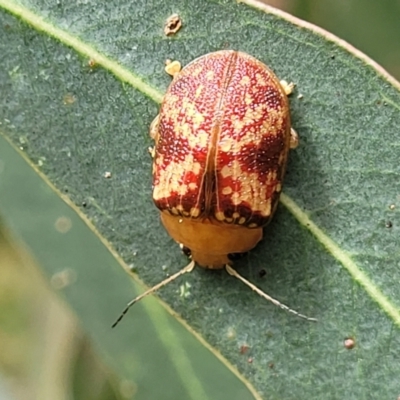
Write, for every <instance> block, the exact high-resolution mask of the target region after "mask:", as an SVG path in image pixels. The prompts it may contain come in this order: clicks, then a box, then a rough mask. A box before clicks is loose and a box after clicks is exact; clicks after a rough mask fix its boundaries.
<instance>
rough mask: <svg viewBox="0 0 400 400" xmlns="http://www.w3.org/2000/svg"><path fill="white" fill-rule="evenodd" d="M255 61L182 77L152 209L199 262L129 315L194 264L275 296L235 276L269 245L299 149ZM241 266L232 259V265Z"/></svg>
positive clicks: (172, 102)
mask: <svg viewBox="0 0 400 400" xmlns="http://www.w3.org/2000/svg"><path fill="white" fill-rule="evenodd" d="M292 89H293V85H292V84H290V85H289V84H287V83H286V82H285V81H281V82H280V81H279V80H278V78H277V77H276V76H275V74H274V73H273V72H272V71H271V70H270V69H269V68H268V67H267V66H266V65H265V64H263V63H262V62H260V61H258V60H257V59H256V58H254V57H252V56H250V55H248V54H245V53H242V52H238V51H233V50H223V51H217V52H214V53H209V54H206V55H204V56H202V57H200V58H197V59H196V60H194V61H192V62H191V63H190V64H188V65H187V66H186V67H185V68H183V69H182V71H180V72H178V73H176V74H175V75H174V79H173V81H172V83H171V85H170V86H169V88H168V91H167V93H166V94H165V97H164V99H163V102H162V105H161V110H160V114H159V115H158V116H157V117H156V119H155V120H154V121H153V123H152V125H151V129H150V134H151V136H152V137H153V139H154V140H155V148H154V149H153V151H152V156H153V200H154V203H155V205H156V206H157V207H158V208H159V210H160V216H161V221H162V223H163V225H164V227H165V228H166V230H167V231H168V233H169V234H170V235H171V237H172V238H173V239H174V240H175V241H177V242H178V243H179V244H181V245H183V246H184V247H186V248H188V249H190V252H191V258H192V261H191V262H190V263H189V264H188V265H187V266H186V267H185V268H183V269H182V270H180V271H179V272H177V273H176V274H174V275H172V276H170V277H168V278H167V279H165V280H164V281H162V282H161V283H159V284H158V285H156V286H154V287H153V288H151V289H149V290H148V291H146V292H145V293H143V294H142V295H140V296H138V297H137V298H136V299H134V300H132V301H131V302H130V303H129V304H128V305H127V307H126V309H125V310H124V312H123V313H122V315H121V316H120V317H119V319H118V320H117V321H116V322H115V324H114V325H113V326H115V325H116V324H117V323H118V322H119V321H120V320H121V319H122V317H123V315H124V314H125V313H126V312H127V310H128V309H129V307H131V306H132V305H133V304H134V303H136V302H137V301H139V300H140V299H142V298H143V297H144V296H146V295H148V294H150V293H152V292H154V291H156V290H157V289H159V288H160V287H162V286H164V285H166V284H167V283H169V282H171V281H172V280H174V279H176V278H177V277H178V276H180V275H182V274H184V273H186V272H190V271H192V270H193V268H194V266H195V264H198V265H200V266H202V267H205V268H211V269H219V268H225V269H226V271H227V272H228V273H229V274H230V275H232V276H234V277H236V278H238V279H240V280H241V281H242V282H244V283H245V284H246V285H248V286H249V287H250V288H251V289H252V290H254V291H256V292H257V293H258V294H259V295H261V296H262V297H264V298H266V299H267V300H269V301H271V302H273V303H274V304H276V305H278V306H279V307H281V308H283V309H285V310H287V311H290V312H292V313H294V314H296V315H297V316H300V317H302V318H306V319H308V320H311V321H315V319H314V318H308V317H306V316H305V315H302V314H299V313H298V312H296V311H294V310H292V309H290V308H289V307H287V306H285V305H283V304H281V303H280V302H279V301H277V300H275V299H273V298H272V297H270V296H268V295H267V294H265V293H264V292H262V291H261V290H260V289H258V288H257V287H256V286H254V285H253V284H252V283H250V282H248V281H247V280H246V279H244V278H243V277H242V276H240V275H239V274H238V273H237V272H236V271H235V270H234V269H233V268H232V267H231V266H230V264H231V262H232V258H234V255H235V254H240V253H245V252H247V251H249V250H251V249H252V248H254V247H255V246H256V244H257V243H258V242H259V241H260V240H261V239H262V235H263V227H264V226H265V225H266V224H267V223H268V222H269V221H270V220H271V218H272V216H273V214H274V212H275V210H276V207H277V204H278V200H279V196H280V193H281V189H282V181H283V176H284V173H285V168H286V162H287V156H288V152H289V148H294V147H296V146H297V142H298V139H297V134H296V132H295V131H294V130H293V129H292V128H291V124H290V112H289V102H288V98H287V96H288V94H290V92H291V90H292ZM232 256H233V257H232Z"/></svg>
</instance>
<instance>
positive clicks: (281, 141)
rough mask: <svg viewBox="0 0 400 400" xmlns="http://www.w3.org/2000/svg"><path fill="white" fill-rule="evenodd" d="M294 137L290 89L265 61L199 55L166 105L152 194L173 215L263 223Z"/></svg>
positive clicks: (224, 53)
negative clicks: (286, 92)
mask: <svg viewBox="0 0 400 400" xmlns="http://www.w3.org/2000/svg"><path fill="white" fill-rule="evenodd" d="M289 141H290V116H289V105H288V100H287V96H286V94H285V92H284V90H283V88H282V86H281V85H280V83H279V81H278V80H277V78H276V77H275V75H274V74H273V72H272V71H271V70H270V69H269V68H268V67H267V66H266V65H264V64H263V63H261V62H260V61H258V60H257V59H255V58H254V57H251V56H249V55H247V54H244V53H241V52H236V51H220V52H215V53H211V54H208V55H205V56H203V57H200V58H198V59H196V60H194V61H193V62H191V63H190V64H189V65H187V66H186V67H185V68H184V69H183V70H182V71H181V72H180V73H179V74H178V75H177V76H176V77H175V78H174V80H173V82H172V83H171V85H170V87H169V89H168V91H167V93H166V95H165V98H164V101H163V104H162V107H161V111H160V119H159V125H158V132H157V138H156V148H155V157H154V164H153V186H154V191H153V199H154V202H155V204H156V205H157V207H158V208H159V209H160V210H162V211H169V212H170V213H171V214H172V215H181V216H183V217H191V218H196V219H201V218H208V219H210V220H212V219H214V220H217V221H220V222H222V223H229V224H238V225H242V226H246V227H249V228H253V227H254V228H255V227H260V226H263V225H265V224H266V223H267V222H269V220H270V218H271V217H272V215H273V213H274V210H275V208H276V205H277V202H278V199H279V194H280V191H281V185H282V179H283V175H284V172H285V166H286V160H287V153H288V150H289Z"/></svg>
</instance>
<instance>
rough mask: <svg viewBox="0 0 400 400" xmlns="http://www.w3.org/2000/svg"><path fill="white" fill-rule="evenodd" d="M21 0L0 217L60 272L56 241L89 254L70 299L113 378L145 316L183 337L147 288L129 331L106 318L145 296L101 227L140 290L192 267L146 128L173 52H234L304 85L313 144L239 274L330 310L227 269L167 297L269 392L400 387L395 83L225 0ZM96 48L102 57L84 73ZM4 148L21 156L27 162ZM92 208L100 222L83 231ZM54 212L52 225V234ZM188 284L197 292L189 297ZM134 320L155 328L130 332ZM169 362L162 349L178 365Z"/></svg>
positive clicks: (7, 65) (1, 148)
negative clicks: (154, 172) (165, 202)
mask: <svg viewBox="0 0 400 400" xmlns="http://www.w3.org/2000/svg"><path fill="white" fill-rule="evenodd" d="M20 4H23V6H21V7H20V6H17V5H16V4H14V3H12V2H8V1H6V0H0V5H2V6H3V7H4V8H5V9H8V10H10V11H11V12H12V13H13V14H16V15H19V17H17V18H15V17H13V16H10V15H8V14H7V13H3V14H2V16H1V18H2V30H3V34H2V36H1V44H0V46H1V54H3V57H2V61H1V69H0V82H1V92H2V99H1V108H0V112H1V114H0V121H1V123H2V125H1V133H2V137H1V138H0V140H1V144H0V159H1V161H2V169H1V175H0V207H1V208H0V213H1V214H2V215H3V217H4V218H5V219H6V221H7V223H8V225H9V226H10V227H11V229H12V230H13V231H15V232H16V234H17V235H18V236H20V237H21V238H22V239H23V240H24V241H25V243H26V244H27V245H28V246H29V247H30V248H31V249H32V252H33V254H34V256H35V257H36V258H37V259H38V260H39V262H40V265H41V266H42V268H43V270H44V271H45V272H46V274H48V276H52V274H54V273H55V272H57V271H59V270H62V269H63V268H67V267H68V268H71V265H70V263H71V262H72V261H71V260H69V259H65V260H60V253H57V251H54V252H52V251H51V252H50V251H49V250H48V249H49V248H51V249H53V248H54V249H57V248H58V249H60V248H63V250H65V249H68V252H69V253H71V252H72V253H74V256H76V257H78V255H81V256H82V258H81V259H80V261H79V263H78V261H77V260H75V261H74V264H73V268H74V269H76V270H77V276H78V279H77V281H76V283H75V284H74V285H71V287H68V288H66V290H65V291H64V295H65V297H66V298H67V300H68V302H69V304H70V305H71V307H73V308H74V309H75V311H76V313H77V314H78V316H79V317H80V318H81V320H82V324H83V326H84V328H85V330H86V331H88V332H89V334H90V335H91V336H92V337H93V338H94V340H95V341H96V343H98V345H99V347H101V348H102V349H103V351H104V353H105V354H107V357H109V359H110V363H111V364H112V365H113V367H114V368H117V369H118V372H119V373H120V374H121V375H125V376H129V374H131V373H132V369H133V366H132V364H131V363H132V360H131V358H130V356H129V355H128V354H130V353H129V352H130V350H131V349H132V352H134V351H135V350H133V349H135V346H134V343H135V342H137V341H138V340H139V339H137V338H136V335H139V332H138V331H140V330H142V329H143V324H151V323H153V324H155V326H156V332H157V333H155V334H154V336H155V337H154V338H152V340H161V341H162V342H163V346H164V349H165V351H168V348H169V346H171V347H170V348H169V349H171V348H173V349H178V348H179V344H176V345H175V346H173V345H171V343H174V341H173V338H174V336H173V335H172V334H171V335H170V336H168V334H167V335H166V337H165V338H163V332H167V331H168V328H166V326H167V325H164V322H163V321H164V319H163V318H164V317H160V314H159V311H157V310H159V308H157V307H156V306H154V307H153V306H150V305H148V304H151V305H153V304H154V301H153V300H150V299H148V300H145V301H143V305H137V306H135V307H136V308H137V309H135V310H132V311H131V312H130V313H129V314H128V315H127V316H126V318H125V320H124V321H123V322H122V325H123V326H122V327H120V326H118V329H117V330H116V331H109V330H108V326H109V325H108V323H109V322H110V323H112V322H113V319H114V318H113V317H114V316H117V315H118V312H119V309H120V308H122V307H123V305H124V304H125V303H126V302H127V301H128V300H129V299H130V298H131V297H133V296H134V293H133V290H132V289H131V285H130V282H129V278H128V277H127V276H126V275H124V272H123V271H122V269H120V268H119V267H118V263H117V261H116V259H115V258H114V257H113V255H112V254H111V253H110V252H109V251H108V249H107V246H108V245H107V243H104V242H103V243H101V242H100V240H99V237H100V238H105V239H106V240H107V242H108V243H110V244H111V246H112V249H115V251H116V252H118V254H119V255H120V257H121V258H122V259H123V260H124V262H125V263H126V264H128V265H131V266H132V267H133V268H134V269H135V271H137V273H138V275H139V277H140V278H141V279H142V280H143V281H144V282H145V283H146V284H148V285H153V284H155V283H158V282H159V281H160V280H162V279H163V278H165V276H166V273H172V272H174V271H176V270H178V269H179V268H181V267H182V266H184V265H185V263H187V261H186V260H185V258H184V257H183V256H182V254H181V253H180V251H179V248H178V247H177V246H176V245H175V244H174V243H173V240H172V239H171V238H169V237H168V235H167V234H166V232H165V231H164V230H163V228H162V227H161V224H160V222H159V220H158V215H157V210H156V209H155V208H154V206H153V205H152V201H151V160H150V157H149V155H148V153H147V148H148V146H151V145H152V142H151V140H150V138H149V137H148V126H149V125H150V122H151V121H152V119H153V118H154V117H155V115H156V114H157V110H158V108H159V102H160V101H161V99H162V95H163V93H164V91H165V89H166V88H167V86H168V84H169V82H170V79H169V77H168V76H166V74H165V73H164V72H163V66H164V62H165V60H166V59H179V60H180V61H181V62H182V64H186V63H187V62H189V61H190V60H192V59H194V58H195V57H197V56H199V55H202V54H205V53H207V52H210V51H214V50H218V49H222V48H233V49H238V50H242V51H246V52H248V53H250V54H252V55H254V56H256V57H257V58H259V59H260V60H262V61H264V62H265V63H267V64H268V65H269V66H270V67H271V68H272V69H273V70H274V71H275V72H276V74H277V75H278V76H279V77H280V78H285V79H286V80H291V81H294V82H295V83H296V85H297V86H296V91H295V93H294V95H293V96H292V97H291V113H292V123H293V126H294V127H295V129H296V130H297V131H298V133H299V136H300V140H301V144H300V146H299V148H298V149H296V150H295V151H293V152H292V153H291V155H290V160H289V166H288V173H287V177H286V181H285V185H284V194H285V195H284V196H283V198H282V204H281V206H280V207H279V209H278V212H277V214H276V216H275V218H274V220H273V222H272V223H271V224H270V225H269V226H268V227H267V228H266V229H265V240H264V241H263V242H262V243H261V244H260V245H259V246H258V247H257V248H256V249H255V250H254V251H252V252H251V253H250V254H249V255H248V256H247V257H246V258H245V259H243V260H241V261H240V262H238V263H237V264H236V266H235V268H236V269H237V270H238V271H239V272H240V273H241V274H243V275H244V276H245V277H247V278H248V279H249V280H250V281H252V282H253V283H255V284H256V285H257V286H259V287H260V288H262V289H263V290H264V291H265V292H266V293H269V294H270V295H272V296H273V297H275V298H277V299H279V300H280V301H282V302H283V303H285V304H287V305H288V306H290V307H291V308H294V309H296V310H298V311H299V312H302V313H304V314H306V315H309V316H311V317H316V318H318V320H319V321H318V323H315V324H313V323H309V322H305V321H303V320H299V319H298V318H296V317H294V316H293V315H291V314H288V313H286V312H284V311H282V310H280V309H279V308H276V307H275V306H273V305H272V304H269V303H267V302H266V301H265V300H263V299H261V298H259V297H258V296H257V295H256V294H254V293H253V292H251V291H250V290H249V289H248V288H247V287H245V286H243V285H242V284H241V283H240V282H239V281H236V280H233V278H230V277H229V276H228V275H227V274H226V273H225V272H223V271H207V270H202V269H199V268H198V269H196V270H195V271H194V272H193V273H191V274H190V275H186V276H184V277H183V278H182V279H181V280H180V281H179V282H175V283H172V284H170V285H169V286H167V287H166V288H165V289H162V291H160V294H159V295H160V297H161V298H162V299H163V300H165V301H166V302H167V303H168V304H169V305H170V306H171V307H172V308H173V309H174V310H175V311H176V312H177V313H178V314H180V315H181V316H182V318H183V319H184V320H185V321H187V322H188V323H189V325H190V326H191V327H192V328H193V329H194V330H195V331H196V332H198V333H199V334H200V335H201V336H202V337H203V338H205V339H206V341H207V342H208V343H209V344H211V345H212V346H213V348H214V349H218V352H221V353H222V355H223V356H225V357H226V358H227V359H228V360H229V362H230V363H231V364H232V365H233V366H234V367H235V368H237V369H238V370H239V371H240V373H241V374H242V375H243V376H244V377H246V379H247V380H248V381H249V382H250V383H251V384H252V385H253V386H254V387H255V388H256V389H257V391H258V393H259V394H260V395H261V397H262V398H268V399H281V398H284V399H294V398H308V399H320V398H323V397H324V396H325V395H326V393H332V398H357V399H360V398H369V397H370V396H371V393H372V394H373V396H372V397H374V398H395V397H396V396H397V395H398V393H399V388H398V376H399V375H400V365H399V363H398V362H397V361H396V354H397V353H398V351H399V350H400V340H399V326H400V311H399V308H400V287H399V285H398V281H399V279H400V250H399V242H400V218H399V210H400V179H399V178H400V168H399V162H398V159H399V152H400V142H399V135H398V126H400V112H399V111H400V93H399V85H398V84H397V83H396V82H393V81H392V80H390V79H387V78H386V77H385V76H384V75H382V74H381V73H380V72H379V71H378V70H377V69H376V68H374V66H373V65H372V64H371V63H369V62H368V61H367V60H366V59H365V58H360V57H357V56H356V55H357V54H354V52H353V51H352V50H351V49H348V48H344V47H343V46H341V45H339V44H338V43H337V42H335V41H332V40H331V38H330V37H324V36H323V35H322V34H321V33H319V32H315V31H313V30H311V29H307V28H304V27H299V26H297V25H296V24H293V23H292V22H289V21H287V20H285V19H283V18H281V17H280V16H279V15H278V16H277V15H273V14H269V13H266V12H264V11H262V10H260V9H256V8H252V7H250V6H249V5H246V4H236V3H235V2H232V1H204V2H196V1H195V0H192V1H189V0H187V1H183V2H173V3H170V2H163V3H161V4H157V6H154V3H153V2H141V1H139V2H116V3H114V2H90V1H87V2H82V3H79V4H78V3H62V2H59V3H53V4H49V3H48V2H41V1H36V2H35V1H30V2H29V3H28V2H27V3H26V4H25V3H24V2H21V3H20ZM175 12H177V13H179V15H180V16H181V17H182V19H183V21H184V27H183V28H182V29H181V31H179V32H178V33H177V34H176V35H175V36H173V37H170V38H167V37H165V36H164V35H163V24H164V21H165V19H166V18H167V17H168V16H169V15H171V14H172V13H175ZM26 23H28V25H26ZM39 31H41V32H39ZM89 59H93V60H94V61H96V62H97V63H98V64H99V67H98V68H90V67H89V66H88V60H89ZM102 67H104V68H102ZM300 95H302V96H300ZM8 140H10V141H11V142H12V143H14V146H18V147H20V148H22V150H23V152H24V153H25V154H26V155H27V157H28V159H29V160H30V163H31V164H30V166H29V164H26V162H25V160H24V159H23V158H22V156H21V154H18V152H16V151H15V149H13V148H12V147H10V145H9V144H7V143H8ZM24 163H25V166H23V164H24ZM35 165H36V167H34V166H35ZM27 168H28V170H27ZM36 168H37V169H40V171H41V173H43V174H44V175H45V176H46V177H47V179H48V180H49V181H50V182H51V183H52V184H54V185H55V187H56V188H57V189H58V190H59V191H60V192H62V193H63V194H64V195H63V197H61V196H60V195H59V192H56V191H54V190H53V189H51V187H50V186H48V184H47V183H43V181H42V180H41V179H42V178H41V175H39V174H38V172H37V170H36ZM22 171H23V172H22ZM106 172H110V174H111V177H110V178H108V179H107V178H105V173H106ZM64 196H66V197H67V203H64V202H63V201H62V199H64ZM69 202H72V203H73V204H75V205H76V206H71V204H70V203H69ZM68 204H69V205H68ZM393 206H394V207H393ZM36 207H37V208H36ZM60 216H67V218H69V219H70V220H71V221H73V224H72V226H73V229H72V230H71V231H70V232H67V233H66V234H65V235H61V238H60V237H58V236H57V235H55V234H54V230H53V231H51V230H50V229H49V226H54V221H57V220H58V218H59V217H60ZM79 216H80V217H79ZM86 217H87V218H88V219H89V220H90V221H91V222H92V223H93V225H94V226H95V227H96V229H97V230H98V232H99V233H98V234H97V233H96V232H95V233H93V232H94V231H93V229H92V231H91V230H90V229H88V228H87V226H86V225H85V222H84V221H85V219H86ZM42 218H43V219H48V220H47V222H46V223H45V227H46V228H45V227H44V228H43V231H42V230H41V229H39V228H40V227H41V223H42V222H40V223H39V220H40V221H42ZM50 221H51V223H50ZM43 223H44V222H43ZM46 224H47V225H46ZM81 226H82V230H81V228H80V227H81ZM90 226H91V225H90V224H89V227H90ZM34 227H35V229H34ZM75 227H77V228H76V229H77V231H74V230H75ZM78 227H79V233H78ZM56 228H57V227H56ZM36 229H37V231H36ZM46 229H47V230H46ZM38 232H40V235H39V234H38ZM42 232H43V233H42ZM45 233H46V235H47V236H44V235H45ZM67 239H68V240H67ZM57 240H60V241H61V242H57V243H56V242H55V241H57ZM88 249H91V251H90V255H89V254H88ZM80 253H82V254H80ZM52 257H53V258H52ZM163 266H164V268H162V267H163ZM262 271H265V272H266V275H265V276H262V275H263V273H262ZM182 285H184V286H182ZM189 285H190V286H189ZM180 287H181V288H182V289H181V290H182V291H183V292H185V293H187V292H189V293H187V294H188V297H185V296H180V295H179V290H180ZM146 313H147V314H146ZM140 314H144V316H143V321H144V322H141V323H140V324H138V321H139V318H140ZM151 321H152V322H151ZM172 321H173V322H170V323H172V324H176V325H179V324H178V323H177V322H176V321H174V320H173V319H172ZM189 336H190V335H189ZM347 337H352V338H354V339H355V341H356V347H355V348H354V349H353V350H348V349H346V348H345V347H344V339H345V338H347ZM149 340H150V339H149ZM163 340H165V341H163ZM187 340H192V341H193V338H191V339H187ZM150 342H151V340H150ZM190 343H192V342H190ZM243 344H246V345H248V346H249V350H248V352H247V353H246V354H245V355H243V354H241V352H240V351H239V350H240V348H241V346H242V345H243ZM131 346H132V347H131ZM188 346H189V348H190V347H191V346H192V344H189V345H188ZM139 347H140V346H139ZM149 354H151V355H149V356H148V358H152V357H155V356H154V353H149ZM216 354H218V353H216ZM175 355H176V357H174V355H172V358H170V359H169V360H171V359H172V360H173V361H174V360H178V361H177V362H178V364H179V362H180V361H179V360H182V359H181V358H180V357H181V356H180V355H179V353H176V354H175ZM132 357H133V356H132ZM201 357H202V356H201V355H198V356H196V357H189V359H188V358H187V357H186V359H185V358H184V359H183V360H184V361H183V362H182V363H181V364H180V368H181V372H178V375H180V376H181V377H182V382H184V383H182V385H183V386H184V389H182V390H183V391H184V392H183V393H185V390H186V391H189V392H190V389H189V387H192V388H193V387H196V388H200V389H199V391H197V390H196V389H193V392H197V393H200V394H198V396H199V397H198V398H201V396H202V395H203V397H204V393H205V392H207V390H210V389H206V388H204V387H203V385H204V382H205V381H207V380H210V379H211V378H206V375H200V374H199V373H197V372H195V373H194V376H195V377H196V376H197V378H198V379H196V380H195V381H192V382H193V385H191V384H188V382H189V381H187V380H186V381H185V379H186V377H185V376H184V374H183V375H182V371H185V372H187V371H188V369H187V366H188V365H191V364H193V365H194V364H196V363H197V364H200V365H201V364H202V361H201ZM188 360H189V361H188ZM249 361H251V362H249ZM143 362H145V361H143ZM185 363H188V364H185ZM158 364H159V365H162V371H163V372H165V371H169V372H171V370H170V369H169V368H168V366H167V365H165V364H163V363H162V361H161V360H159V361H158ZM143 365H144V364H143V363H141V364H140V367H141V368H142V367H143ZM136 368H139V366H137V367H136ZM178 369H179V367H178ZM196 371H197V370H196ZM210 371H213V370H212V369H208V372H210ZM163 372H160V373H159V374H157V377H158V376H161V375H162V374H163ZM149 373H150V372H149ZM171 373H172V372H171ZM150 374H151V373H150ZM168 379H169V378H168ZM168 379H167V381H168ZM211 381H212V382H213V383H214V382H215V381H216V379H211ZM196 382H197V383H196ZM197 384H198V385H199V386H196V385H197ZM185 385H186V387H185ZM228 386H229V385H228ZM214 389H215V390H217V391H218V390H220V389H219V388H216V387H214ZM202 390H204V392H203V393H201V391H202ZM207 393H208V396H210V393H209V392H207ZM194 398H195V397H194ZM211 398H215V396H214V397H211ZM218 398H222V397H218ZM226 398H234V397H229V396H228V397H226ZM237 398H240V399H243V398H244V396H242V397H240V396H239V397H237Z"/></svg>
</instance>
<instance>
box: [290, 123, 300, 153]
mask: <svg viewBox="0 0 400 400" xmlns="http://www.w3.org/2000/svg"><path fill="white" fill-rule="evenodd" d="M298 145H299V135H298V134H297V132H296V131H295V130H294V129H293V128H290V145H289V146H290V148H291V149H295V148H296V147H297V146H298Z"/></svg>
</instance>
